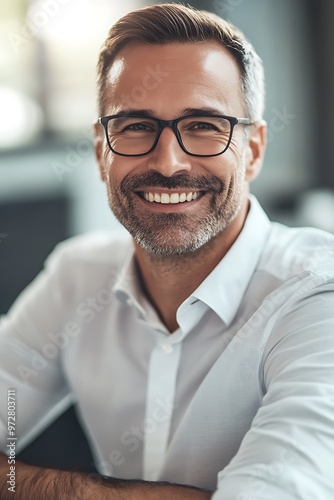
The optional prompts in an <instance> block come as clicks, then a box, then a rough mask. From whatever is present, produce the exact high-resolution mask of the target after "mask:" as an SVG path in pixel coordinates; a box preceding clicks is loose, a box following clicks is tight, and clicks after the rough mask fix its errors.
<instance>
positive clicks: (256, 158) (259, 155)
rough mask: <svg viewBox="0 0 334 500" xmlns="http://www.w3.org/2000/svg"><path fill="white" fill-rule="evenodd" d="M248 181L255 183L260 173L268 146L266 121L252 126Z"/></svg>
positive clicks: (247, 162)
mask: <svg viewBox="0 0 334 500" xmlns="http://www.w3.org/2000/svg"><path fill="white" fill-rule="evenodd" d="M247 142H248V149H247V156H246V181H248V182H251V181H253V180H254V179H255V178H256V177H257V176H258V174H259V173H260V170H261V167H262V163H263V158H264V152H265V149H266V144H267V123H266V122H265V121H264V120H261V121H259V122H257V123H256V124H255V125H253V126H252V130H251V133H250V136H249V137H248V140H247Z"/></svg>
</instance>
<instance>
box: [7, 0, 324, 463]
mask: <svg viewBox="0 0 334 500" xmlns="http://www.w3.org/2000/svg"><path fill="white" fill-rule="evenodd" d="M154 3H165V2H148V1H145V0H125V1H123V2H120V1H118V0H114V1H113V0H94V1H93V0H30V1H28V0H10V1H9V0H7V1H3V2H1V3H0V313H4V312H6V311H7V309H8V308H9V306H10V305H11V303H12V302H13V300H14V299H15V297H16V296H17V294H18V293H19V292H20V290H22V289H23V288H24V287H25V286H26V285H27V284H28V283H29V282H30V281H31V279H32V278H33V277H34V276H35V275H36V274H37V272H38V271H39V270H40V269H41V267H42V265H43V261H44V259H45V257H46V256H47V255H48V254H49V253H50V251H51V250H52V249H53V247H54V246H55V244H56V243H57V242H58V241H60V240H63V239H65V238H67V237H69V236H72V235H76V234H79V233H82V232H86V231H90V230H96V229H97V230H99V229H103V230H105V229H106V230H110V231H121V230H122V228H121V227H120V226H119V225H118V223H117V222H116V221H115V219H114V218H113V216H112V214H111V212H110V210H109V208H108V205H107V201H106V195H105V191H104V187H103V185H102V183H101V182H100V181H99V178H98V174H97V169H96V166H95V161H94V155H93V139H92V127H91V124H92V122H93V121H94V120H95V119H96V96H95V67H96V61H97V56H98V51H99V48H100V46H101V44H102V42H103V40H104V39H105V37H106V34H107V31H108V29H109V27H110V26H111V25H112V24H113V23H114V22H115V21H116V20H117V19H118V18H119V17H120V16H121V15H123V14H124V13H126V12H127V11H130V10H133V9H136V8H139V7H142V6H145V5H149V4H154ZM175 3H178V2H175ZM180 3H182V2H180ZM187 3H189V4H190V5H193V6H194V7H197V8H203V9H206V10H210V11H212V12H215V13H216V14H218V15H220V16H222V17H224V18H225V19H228V20H230V21H232V22H233V23H235V24H236V25H237V26H239V27H240V28H241V29H242V30H243V31H244V33H245V34H246V36H247V37H248V38H249V39H250V41H251V42H252V43H253V45H254V46H255V48H256V50H257V52H258V53H259V55H260V56H261V58H262V59H263V62H264V67H265V71H266V83H267V85H266V89H267V90H266V93H267V98H266V112H265V119H266V120H267V122H268V150H267V154H266V160H265V167H264V169H263V172H262V174H261V176H260V177H259V179H258V180H256V181H255V182H254V184H253V185H252V192H253V193H254V194H256V196H257V197H258V198H259V200H260V202H261V203H262V205H263V206H264V208H265V210H266V211H267V213H268V214H269V216H270V217H271V218H272V219H273V220H277V221H280V222H283V223H287V224H288V225H293V226H295V225H311V226H316V227H320V228H322V229H325V230H327V231H330V232H333V233H334V169H333V164H334V161H333V160H334V150H333V147H332V143H333V137H334V120H333V119H332V109H334V59H333V56H332V47H333V46H334V31H333V30H332V25H333V21H334V2H333V1H332V0H318V1H317V2H315V1H314V0H293V1H291V0H280V1H279V2H278V1H277V0H247V1H246V0H193V1H189V2H187ZM75 429H76V424H75V422H74V423H73V429H72V430H71V432H74V431H75ZM43 460H44V459H43Z"/></svg>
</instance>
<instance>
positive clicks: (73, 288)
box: [0, 4, 334, 500]
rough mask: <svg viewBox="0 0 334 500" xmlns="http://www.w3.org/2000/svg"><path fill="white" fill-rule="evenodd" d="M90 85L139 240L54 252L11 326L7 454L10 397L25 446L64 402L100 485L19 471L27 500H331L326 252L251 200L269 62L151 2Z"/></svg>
mask: <svg viewBox="0 0 334 500" xmlns="http://www.w3.org/2000/svg"><path fill="white" fill-rule="evenodd" d="M98 72H99V114H100V116H101V118H100V119H99V120H98V123H97V124H96V125H95V150H96V157H97V162H98V165H99V169H100V173H101V178H102V180H103V182H104V183H105V185H106V189H107V193H108V199H109V203H110V206H111V209H112V211H113V212H114V214H115V215H116V217H117V218H118V219H119V221H120V222H121V223H122V224H123V225H124V226H125V228H126V229H127V230H128V232H129V233H130V235H131V238H130V236H129V237H125V238H121V239H120V238H118V237H117V238H115V237H113V236H112V235H106V236H92V235H88V236H81V237H78V238H75V239H73V240H70V241H68V242H65V243H63V244H61V245H60V246H59V248H58V249H57V250H56V251H55V252H54V254H53V255H52V256H51V257H50V259H49V260H48V263H47V266H46V269H45V271H44V272H43V273H41V275H40V276H39V277H38V278H37V279H36V280H35V282H34V283H33V284H32V285H30V287H28V289H27V290H26V291H25V292H24V293H23V294H22V296H21V297H20V298H19V299H18V301H17V302H16V304H15V305H14V306H13V308H12V310H11V311H10V313H9V314H8V316H7V318H4V319H3V320H2V323H1V336H0V347H1V349H0V352H1V354H0V356H1V372H0V376H1V379H0V380H1V382H0V384H1V385H0V388H1V397H2V405H1V420H0V445H1V450H2V451H3V452H4V451H5V450H6V449H7V448H6V445H7V443H8V439H7V438H10V436H9V435H8V432H9V431H8V429H7V412H6V408H5V407H4V396H3V395H4V394H6V393H7V390H8V389H11V390H13V389H16V393H17V414H18V415H17V417H18V425H19V427H18V429H17V436H18V443H19V442H20V440H24V439H25V436H26V435H27V434H28V433H29V432H31V430H32V429H33V427H34V425H35V424H36V422H37V421H39V420H41V419H42V418H43V417H45V415H46V414H48V412H50V411H51V410H52V408H54V407H56V405H58V406H59V405H61V404H62V402H64V401H67V400H69V399H71V400H73V401H75V402H76V405H77V408H78V413H79V417H80V419H81V422H82V425H83V428H84V429H85V431H86V433H87V437H88V439H89V441H90V444H91V447H92V451H93V453H94V456H95V459H96V465H97V467H98V469H99V471H100V472H101V473H102V474H104V475H105V476H101V477H100V478H98V479H96V478H92V477H91V476H86V475H85V474H81V473H78V472H66V471H57V470H54V469H41V468H37V467H32V466H28V465H24V464H17V465H16V468H17V475H16V478H15V481H16V485H15V487H16V494H17V495H18V498H20V499H21V498H22V499H30V498H33V499H34V500H35V499H39V498H43V499H44V498H48V499H51V498H62V499H63V498H78V499H83V498H94V499H96V498H111V499H112V498H129V499H141V498H145V499H150V498H152V499H155V498H159V499H163V498H166V499H171V498H173V499H174V498H175V499H177V498H180V499H197V498H198V499H201V498H203V499H205V498H213V499H214V500H218V499H220V500H225V499H226V500H227V499H232V498H233V499H238V500H242V499H256V500H260V499H271V500H282V499H285V500H288V499H291V500H292V499H297V498H298V499H305V500H306V499H308V498H319V499H320V498H321V499H331V498H333V497H334V484H333V475H332V474H333V470H334V467H333V466H334V458H333V457H334V426H333V410H334V398H333V396H334V386H333V376H334V364H333V353H334V336H333V324H334V321H333V312H332V311H333V303H334V302H333V301H334V265H333V259H332V254H331V252H332V249H333V243H334V238H333V237H332V236H330V235H327V234H326V233H323V232H321V231H318V230H313V229H288V228H286V227H285V226H282V225H279V224H273V223H270V222H269V220H268V218H267V216H266V215H265V214H264V212H263V211H262V209H261V207H260V206H259V204H258V202H257V201H256V199H255V198H254V197H251V196H250V195H249V183H250V181H252V180H253V179H254V178H255V177H256V176H257V174H258V173H259V171H260V168H261V165H262V161H263V155H264V150H265V142H266V124H265V122H264V121H263V120H262V111H263V92H264V91H263V73H262V66H261V61H260V59H259V57H258V56H257V55H256V53H255V51H254V49H253V47H252V46H251V45H250V44H249V42H247V40H245V38H244V36H243V35H242V33H240V32H239V31H238V30H237V29H236V28H234V27H233V26H232V25H230V24H229V23H227V22H225V21H223V20H221V19H220V18H218V17H216V16H214V15H211V14H208V13H205V12H200V11H196V10H193V9H191V8H188V7H183V6H180V5H173V4H165V5H154V6H151V7H147V8H145V9H141V10H138V11H135V12H132V13H130V14H128V15H126V16H124V17H123V18H122V19H120V20H119V21H118V22H117V23H116V24H115V26H113V27H112V29H111V30H110V32H109V35H108V38H107V40H106V42H105V44H104V46H103V48H102V51H101V54H100V59H99V64H98ZM44 420H45V419H44ZM37 427H38V428H39V426H38V425H37ZM9 442H10V444H11V446H12V447H14V444H15V442H14V441H11V440H9ZM8 453H9V457H10V452H8ZM8 464H9V459H8V460H7V457H5V456H2V462H1V466H0V467H1V469H0V470H1V483H0V491H1V495H2V496H1V498H4V499H7V498H12V497H11V496H10V495H11V493H10V491H8V483H7V482H6V481H7V476H6V474H8V473H9V471H8V467H9V465H8ZM12 475H13V472H12ZM106 476H108V477H106ZM113 478H119V479H113Z"/></svg>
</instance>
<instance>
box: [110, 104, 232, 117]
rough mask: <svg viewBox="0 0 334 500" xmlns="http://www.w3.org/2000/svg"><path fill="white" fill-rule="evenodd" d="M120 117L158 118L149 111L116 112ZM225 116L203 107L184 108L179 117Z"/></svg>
mask: <svg viewBox="0 0 334 500" xmlns="http://www.w3.org/2000/svg"><path fill="white" fill-rule="evenodd" d="M115 114H118V115H120V116H122V115H132V116H143V115H144V116H151V117H152V118H158V117H157V115H156V113H155V112H154V111H152V110H151V109H131V108H129V109H120V110H119V111H118V113H115ZM196 114H198V115H203V114H206V115H225V114H226V113H225V112H224V111H223V110H220V109H216V108H213V107H211V106H204V107H201V108H185V109H183V110H182V111H181V113H180V117H181V116H182V117H183V116H188V115H196Z"/></svg>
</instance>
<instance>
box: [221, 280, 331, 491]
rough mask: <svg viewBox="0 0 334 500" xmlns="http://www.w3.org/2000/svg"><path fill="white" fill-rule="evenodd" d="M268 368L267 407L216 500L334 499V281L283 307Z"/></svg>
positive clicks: (226, 472) (261, 410)
mask: <svg viewBox="0 0 334 500" xmlns="http://www.w3.org/2000/svg"><path fill="white" fill-rule="evenodd" d="M261 371H262V376H263V393H264V395H263V402H262V405H261V407H260V408H259V410H258V411H257V414H256V416H255V417H254V420H253V422H252V425H251V428H250V430H249V431H248V432H247V433H246V435H245V437H244V439H243V441H242V443H241V445H240V448H239V450H238V453H237V454H236V455H235V457H234V458H233V459H232V461H231V462H230V463H229V465H228V466H227V467H225V468H224V469H223V470H222V471H221V472H220V473H219V475H218V484H217V491H216V492H215V494H214V495H213V497H212V498H213V500H232V499H233V500H282V499H284V500H297V499H300V500H308V499H310V500H311V499H312V500H330V499H333V498H334V283H333V281H330V282H328V283H327V284H325V285H322V286H320V287H318V288H317V289H316V290H314V291H313V292H312V293H310V292H307V293H305V294H300V297H299V299H298V300H296V301H295V302H294V303H293V304H292V305H291V304H290V306H289V309H283V310H282V312H281V314H280V316H279V317H278V319H277V321H276V323H275V326H274V328H273V331H272V333H271V336H270V338H269V340H268V341H267V345H266V347H265V349H264V356H263V363H262V364H261Z"/></svg>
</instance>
